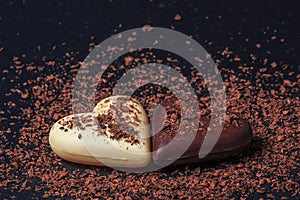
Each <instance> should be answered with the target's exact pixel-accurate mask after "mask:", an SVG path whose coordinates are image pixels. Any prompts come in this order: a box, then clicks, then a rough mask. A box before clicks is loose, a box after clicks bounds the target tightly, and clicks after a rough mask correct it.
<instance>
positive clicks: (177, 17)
mask: <svg viewBox="0 0 300 200" xmlns="http://www.w3.org/2000/svg"><path fill="white" fill-rule="evenodd" d="M174 19H175V20H176V21H180V20H181V19H182V18H181V16H180V15H179V14H176V15H175V17H174Z"/></svg>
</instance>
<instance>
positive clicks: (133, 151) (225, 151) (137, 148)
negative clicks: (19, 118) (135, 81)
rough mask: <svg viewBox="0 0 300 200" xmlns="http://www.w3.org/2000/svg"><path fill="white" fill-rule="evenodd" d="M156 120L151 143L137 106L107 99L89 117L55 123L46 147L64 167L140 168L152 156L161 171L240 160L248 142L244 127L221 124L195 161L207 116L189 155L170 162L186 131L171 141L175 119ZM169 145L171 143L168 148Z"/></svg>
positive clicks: (249, 133)
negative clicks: (215, 139) (210, 146)
mask: <svg viewBox="0 0 300 200" xmlns="http://www.w3.org/2000/svg"><path fill="white" fill-rule="evenodd" d="M155 115H156V117H154V118H152V120H153V121H152V124H151V125H152V131H153V130H154V133H156V132H158V133H157V134H154V135H153V136H152V137H150V129H149V127H150V126H149V121H148V116H147V114H146V112H145V111H144V109H143V107H142V106H141V105H140V104H139V102H138V101H136V100H135V99H132V98H129V97H125V96H112V97H108V98H105V99H103V100H102V101H101V102H100V103H99V104H97V105H96V107H95V108H94V111H93V112H91V113H81V114H75V115H70V116H66V117H64V118H63V119H61V120H59V121H58V122H56V123H55V124H54V125H53V127H52V129H51V131H50V136H49V142H50V145H51V148H52V149H53V151H54V152H55V153H56V154H57V155H58V156H60V157H61V158H63V159H65V160H68V161H72V162H76V163H83V164H91V165H100V166H103V165H106V166H111V167H128V168H139V167H145V166H147V165H148V163H149V161H150V157H151V153H152V159H153V161H154V163H155V164H156V165H158V166H166V163H167V162H170V161H172V162H170V164H173V165H177V164H191V163H196V162H204V161H212V160H219V159H224V158H227V157H230V156H234V155H237V154H239V153H240V152H241V151H242V150H244V149H245V148H246V147H247V145H248V144H249V143H250V142H251V139H252V131H251V128H250V126H249V124H248V122H247V121H245V120H236V121H234V122H232V123H230V122H226V123H225V125H224V128H223V131H222V133H221V135H220V137H219V140H218V142H217V143H216V145H215V146H214V148H213V149H212V151H211V152H210V153H209V154H208V155H206V156H205V157H203V158H201V159H199V150H200V147H201V145H202V143H203V140H204V138H205V137H206V135H207V134H206V133H207V128H208V125H209V122H210V119H209V117H208V116H206V117H202V118H200V122H201V123H199V128H198V132H197V134H196V136H195V138H192V139H193V140H191V145H190V146H189V147H188V149H187V150H186V151H185V152H184V153H183V154H182V155H181V156H180V157H179V158H174V156H173V155H174V152H176V151H178V149H179V148H181V146H182V142H183V140H185V139H188V138H189V137H190V135H189V132H188V130H187V132H186V133H185V135H184V136H183V137H179V139H178V138H176V140H175V139H174V138H175V136H176V134H177V133H178V131H177V130H178V127H179V123H180V117H178V115H177V114H176V112H173V115H171V117H170V118H167V120H166V123H164V122H163V121H164V118H165V117H164V116H162V115H163V112H156V113H155ZM180 138H181V139H180ZM151 140H152V142H150V141H151ZM170 142H174V144H173V145H172V146H171V147H170V145H168V144H169V143H170ZM151 143H152V148H151V146H150V144H151ZM200 156H201V155H200ZM173 161H174V162H173Z"/></svg>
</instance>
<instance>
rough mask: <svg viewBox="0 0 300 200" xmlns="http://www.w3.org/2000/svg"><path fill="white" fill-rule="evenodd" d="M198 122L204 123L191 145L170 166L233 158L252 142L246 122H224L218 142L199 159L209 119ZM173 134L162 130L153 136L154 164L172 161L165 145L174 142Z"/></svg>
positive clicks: (178, 142)
mask: <svg viewBox="0 0 300 200" xmlns="http://www.w3.org/2000/svg"><path fill="white" fill-rule="evenodd" d="M200 121H201V122H204V123H203V124H204V125H203V126H202V127H200V128H199V130H198V132H197V134H196V136H195V138H194V140H193V142H192V144H191V145H190V147H189V148H188V149H187V151H186V152H185V153H184V154H183V155H181V156H180V157H179V158H178V159H177V160H176V161H175V162H173V163H172V165H178V164H192V163H197V162H207V161H215V160H220V159H225V158H228V157H231V156H235V155H238V154H239V153H241V152H242V151H243V150H244V149H245V148H247V146H248V145H249V144H250V142H251V140H252V131H251V127H250V125H249V123H248V122H247V121H246V120H238V121H235V123H228V122H225V125H224V128H223V130H222V133H221V135H220V137H219V139H218V142H217V143H216V144H215V146H214V147H213V149H212V151H211V152H210V153H209V154H208V155H206V156H205V157H203V158H201V159H200V158H199V151H200V147H201V145H202V143H203V140H204V138H205V136H206V134H207V127H208V125H209V118H208V117H202V118H201V119H200ZM175 134H176V132H174V131H169V130H162V131H160V132H159V133H157V134H156V135H154V136H153V141H152V149H153V151H154V153H153V160H154V163H155V164H157V165H164V163H165V162H166V161H168V160H171V159H173V157H172V153H170V152H171V151H172V150H171V151H170V150H168V147H167V144H169V143H170V142H171V141H174V140H173V138H174V136H175ZM175 142H176V143H177V145H178V146H180V145H181V144H180V141H176V140H175ZM176 143H175V145H176ZM174 150H176V149H174Z"/></svg>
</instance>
